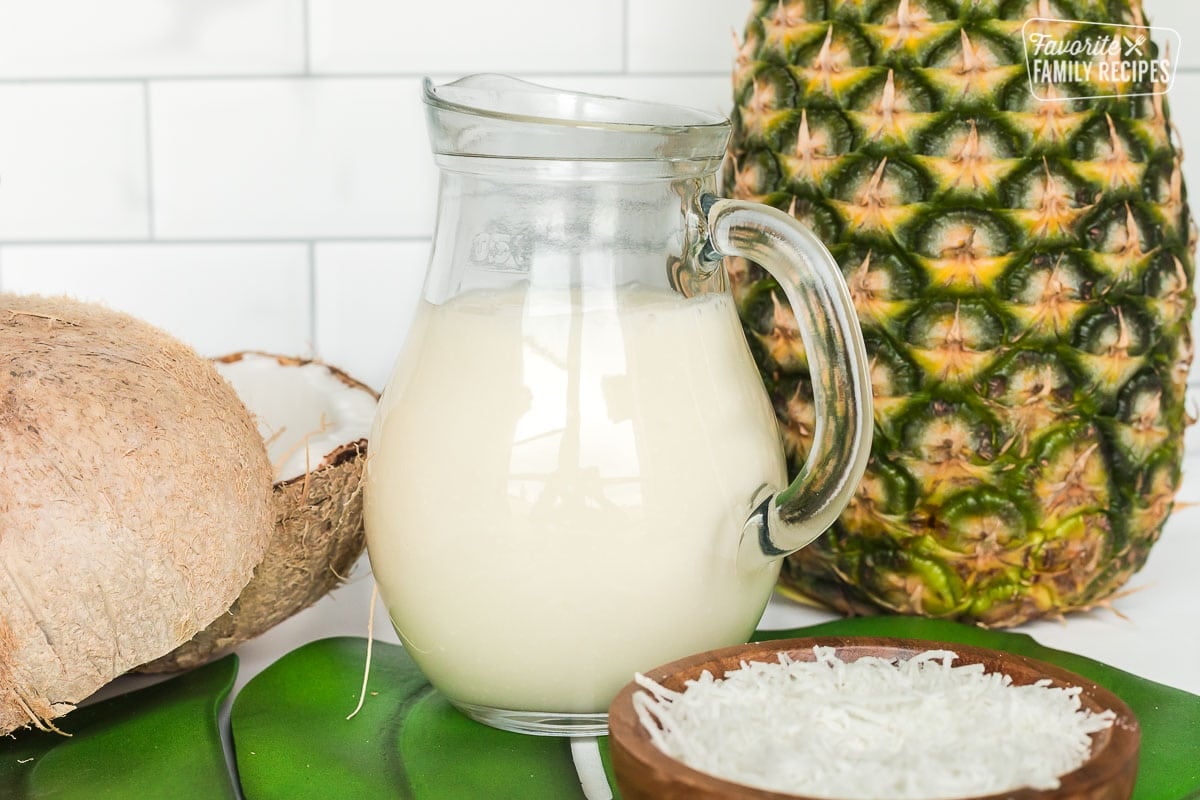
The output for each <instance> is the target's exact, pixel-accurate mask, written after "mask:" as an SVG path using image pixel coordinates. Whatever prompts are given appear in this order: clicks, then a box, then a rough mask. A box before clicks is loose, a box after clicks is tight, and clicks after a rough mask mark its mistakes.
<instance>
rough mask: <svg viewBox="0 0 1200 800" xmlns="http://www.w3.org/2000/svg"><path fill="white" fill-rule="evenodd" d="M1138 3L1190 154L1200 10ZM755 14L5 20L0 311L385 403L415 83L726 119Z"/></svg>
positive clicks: (697, 8)
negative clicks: (1156, 30)
mask: <svg viewBox="0 0 1200 800" xmlns="http://www.w3.org/2000/svg"><path fill="white" fill-rule="evenodd" d="M1145 2H1146V9H1147V14H1148V16H1149V17H1150V19H1151V20H1152V22H1153V23H1154V24H1156V25H1162V26H1168V27H1174V28H1176V29H1177V30H1179V32H1180V34H1181V35H1182V41H1183V47H1182V53H1181V54H1179V55H1180V57H1181V63H1182V69H1181V73H1180V76H1179V78H1178V80H1177V82H1176V85H1175V87H1174V90H1173V91H1172V94H1171V99H1172V100H1173V101H1174V102H1173V111H1174V114H1175V119H1176V122H1177V124H1178V127H1179V129H1180V131H1181V132H1182V141H1183V144H1184V149H1185V150H1186V151H1187V152H1188V153H1192V152H1193V151H1195V152H1200V103H1194V102H1188V100H1189V99H1190V98H1192V97H1194V96H1197V95H1200V18H1197V16H1196V14H1195V10H1194V9H1195V5H1194V0H1145ZM749 6H750V3H749V0H592V2H588V3H563V2H558V1H557V0H508V2H504V3H496V2H494V0H455V2H452V3H432V2H414V1H413V0H110V1H109V2H106V3H96V2H93V1H91V0H42V1H41V2H38V3H32V2H17V1H16V0H0V290H4V291H20V292H26V291H28V292H45V293H62V292H66V293H70V294H74V295H76V296H79V297H83V298H86V299H95V300H101V301H104V302H107V303H109V304H111V305H113V306H115V307H118V308H123V309H126V310H129V311H131V312H133V313H135V314H138V315H140V316H143V317H145V318H146V319H148V320H150V321H151V322H154V323H155V324H158V325H161V326H162V327H164V328H166V329H167V330H170V331H172V332H173V333H175V334H177V335H179V336H180V337H182V338H184V339H185V340H186V341H188V342H190V343H191V344H193V345H194V346H195V347H197V348H198V349H199V350H200V351H201V352H204V353H206V354H210V355H216V354H220V353H223V352H228V351H231V350H238V349H248V348H254V349H265V350H272V351H276V352H283V353H288V354H294V355H317V356H319V357H322V358H325V359H327V360H328V361H330V362H331V363H334V364H339V365H340V366H343V367H344V368H345V369H347V370H348V371H349V372H350V373H351V374H354V375H357V376H358V377H359V378H360V379H361V380H363V381H365V382H367V383H370V384H371V385H373V386H375V387H376V388H381V387H382V385H383V382H384V380H385V378H386V376H387V374H388V372H389V371H390V368H391V365H392V362H393V360H394V359H395V356H396V353H397V352H398V350H399V348H400V345H401V343H402V340H403V338H404V335H405V332H406V331H407V330H408V327H409V324H410V323H411V319H412V313H413V310H414V309H415V306H416V303H417V299H418V297H419V294H420V287H421V280H422V277H423V273H424V268H425V262H426V260H427V258H428V253H429V237H430V234H431V232H432V227H433V221H434V205H435V203H436V199H437V195H436V192H437V188H436V171H435V169H434V167H433V163H432V159H431V157H430V155H429V146H428V143H427V139H426V134H425V129H424V118H423V109H422V104H421V101H420V81H421V78H422V77H423V76H424V75H426V74H429V75H432V76H433V77H434V78H435V80H446V79H452V78H455V77H458V76H461V75H464V74H467V73H470V72H482V71H491V72H510V73H514V74H517V75H519V76H521V77H527V78H530V79H533V80H537V81H540V82H545V83H549V84H552V85H561V86H565V87H572V88H578V89H582V90H585V91H597V92H604V93H610V94H618V95H625V96H629V97H638V98H643V99H648V100H658V101H666V102H675V103H681V104H684V105H691V106H696V107H700V108H704V109H707V110H717V111H721V112H728V110H729V107H730V103H731V101H730V90H729V70H730V64H731V62H732V55H733V44H732V32H733V31H737V32H739V33H740V31H741V28H742V25H743V22H744V20H745V16H746V14H747V12H748V10H749ZM1193 45H1194V46H1193ZM1198 164H1200V159H1195V158H1193V159H1188V160H1187V161H1185V165H1186V166H1185V172H1186V176H1187V178H1188V182H1189V185H1190V186H1192V187H1193V190H1194V191H1200V190H1198V189H1195V187H1200V166H1198ZM1197 377H1198V378H1200V370H1198V371H1197Z"/></svg>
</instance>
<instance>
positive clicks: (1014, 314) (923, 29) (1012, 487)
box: [726, 0, 1196, 626]
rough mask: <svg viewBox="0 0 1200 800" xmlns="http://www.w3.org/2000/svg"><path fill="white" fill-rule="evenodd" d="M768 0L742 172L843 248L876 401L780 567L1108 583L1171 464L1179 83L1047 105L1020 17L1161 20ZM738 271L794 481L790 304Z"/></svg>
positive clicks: (734, 169)
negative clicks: (860, 467) (869, 426)
mask: <svg viewBox="0 0 1200 800" xmlns="http://www.w3.org/2000/svg"><path fill="white" fill-rule="evenodd" d="M752 5H753V8H752V10H751V13H750V18H749V21H748V23H747V26H746V30H745V36H744V39H743V41H742V43H741V44H739V46H738V54H737V62H736V65H735V68H734V76H733V77H734V80H733V82H734V101H735V109H734V113H733V123H734V131H733V138H732V140H731V144H730V160H729V163H727V168H726V182H727V186H726V190H727V192H728V193H729V194H731V195H733V196H735V197H739V198H743V199H751V200H757V201H760V202H765V203H768V204H770V205H773V206H775V207H777V208H780V209H783V210H787V211H790V212H791V213H792V215H793V216H795V217H796V218H797V219H799V220H800V221H802V222H804V223H805V224H807V225H808V226H809V227H811V228H812V229H813V230H814V231H815V232H816V233H817V234H818V235H819V236H820V237H821V238H822V240H823V241H824V242H826V244H827V245H828V246H829V248H830V251H831V252H832V253H833V254H834V256H835V257H836V258H837V260H838V262H839V263H840V265H841V267H842V270H843V274H844V276H845V278H846V281H847V284H848V285H849V287H850V290H851V294H852V296H853V298H854V302H855V306H856V309H857V311H858V315H859V319H860V321H861V323H862V327H863V334H864V338H865V340H866V343H867V348H868V353H869V356H870V359H871V366H872V369H871V371H872V389H873V395H874V406H875V437H874V445H873V448H872V457H871V461H870V465H869V467H868V470H867V474H866V476H865V477H864V479H863V481H862V483H861V485H860V487H859V491H858V493H857V495H856V496H855V498H854V500H853V501H852V502H851V503H850V505H849V507H848V508H847V509H846V511H845V513H844V514H843V515H842V517H841V519H840V520H839V522H838V523H837V524H836V525H835V526H834V528H832V529H831V530H830V531H828V532H827V533H826V534H825V535H824V536H822V537H821V538H820V539H818V540H817V542H815V543H814V544H812V545H810V546H809V547H807V548H805V549H804V550H801V551H800V552H798V553H796V554H794V555H792V556H790V557H789V558H788V559H787V561H786V563H785V565H784V569H783V572H782V574H781V578H780V586H781V589H782V590H783V591H784V593H785V594H789V595H791V596H793V597H796V598H797V599H802V600H808V601H815V602H816V603H818V604H822V605H826V606H829V607H832V608H834V609H836V610H839V611H841V612H843V613H850V614H876V613H886V612H893V613H903V614H918V615H925V616H933V617H942V618H951V619H958V620H961V621H964V622H972V623H976V624H980V625H986V626H1011V625H1016V624H1020V623H1022V622H1025V621H1027V620H1031V619H1035V618H1039V617H1045V616H1057V615H1060V614H1063V613H1065V612H1069V611H1074V610H1082V609H1090V608H1094V607H1096V606H1097V605H1101V604H1104V603H1106V602H1107V601H1108V600H1110V599H1111V598H1112V597H1113V596H1114V594H1116V593H1117V592H1118V590H1119V589H1120V587H1121V586H1122V585H1123V584H1125V583H1126V581H1127V580H1128V579H1129V578H1130V576H1131V575H1132V574H1133V573H1134V572H1136V571H1137V570H1138V569H1140V568H1141V567H1142V565H1143V564H1144V563H1145V560H1146V558H1147V555H1148V553H1149V551H1150V548H1151V546H1152V545H1153V544H1154V542H1155V541H1156V540H1157V539H1158V537H1159V535H1160V533H1161V531H1162V528H1163V526H1164V524H1165V522H1166V520H1167V518H1168V516H1169V515H1170V512H1171V509H1172V503H1173V498H1174V495H1175V491H1176V489H1177V487H1178V485H1179V481H1180V474H1181V463H1182V457H1183V434H1184V429H1185V427H1186V425H1187V424H1189V422H1190V420H1189V419H1188V415H1187V412H1186V410H1185V391H1186V382H1187V373H1188V369H1189V366H1190V363H1191V359H1192V342H1191V335H1190V320H1191V315H1192V311H1193V308H1194V306H1195V297H1194V293H1193V286H1192V281H1193V276H1194V251H1195V240H1196V236H1195V233H1194V230H1195V228H1194V225H1193V224H1192V220H1191V216H1190V212H1189V209H1188V204H1187V199H1186V192H1185V188H1184V186H1183V179H1182V172H1181V167H1180V163H1181V160H1182V154H1181V152H1180V150H1179V148H1178V146H1177V145H1176V144H1175V142H1174V141H1173V138H1172V128H1171V123H1170V117H1169V110H1168V105H1167V102H1166V99H1165V98H1164V97H1163V96H1161V95H1159V96H1140V97H1135V96H1132V95H1133V94H1134V93H1135V92H1149V91H1152V90H1153V89H1155V88H1157V89H1159V90H1161V89H1162V87H1161V86H1160V87H1152V86H1149V85H1136V86H1134V85H1127V86H1126V87H1124V96H1119V97H1114V98H1107V99H1081V98H1079V97H1075V98H1071V97H1066V96H1062V99H1061V100H1060V101H1059V102H1040V101H1038V100H1036V99H1035V98H1034V97H1033V95H1032V93H1031V91H1030V86H1029V81H1028V73H1027V70H1026V66H1025V60H1024V49H1023V41H1022V25H1024V23H1025V22H1026V20H1028V19H1030V18H1033V17H1053V18H1056V19H1073V20H1087V21H1094V22H1099V23H1122V24H1138V25H1140V24H1148V21H1146V20H1145V18H1144V16H1143V12H1142V9H1141V3H1140V2H1137V0H1133V1H1132V2H1131V1H1130V0H1080V1H1079V2H1074V1H1073V0H1053V1H1052V0H1032V1H1031V0H1020V1H1019V2H1006V0H790V1H789V0H757V2H754V3H753V4H752ZM1101 93H1103V92H1102V91H1093V92H1088V91H1086V89H1085V90H1084V91H1082V92H1080V94H1101ZM728 268H729V271H730V275H731V279H732V286H733V291H734V296H735V299H736V301H737V303H738V306H739V309H740V312H741V315H742V321H743V325H744V327H745V330H746V334H747V338H748V340H749V341H750V343H751V349H752V350H753V351H754V353H755V358H756V359H757V361H758V364H759V367H760V370H761V372H762V374H763V378H764V380H765V383H766V385H767V389H768V391H769V393H770V394H771V396H772V399H773V402H774V405H775V409H776V413H777V415H778V418H779V423H780V429H781V433H782V436H783V439H784V444H785V449H786V450H787V454H788V459H789V464H790V468H791V472H792V475H793V476H794V475H795V474H796V473H797V471H798V470H799V468H800V467H801V465H803V463H804V459H805V456H806V454H807V451H808V447H809V444H810V442H811V439H812V435H813V431H814V425H815V413H814V409H813V405H812V395H811V386H810V382H809V379H808V361H807V358H806V356H805V353H804V347H803V343H802V342H801V340H800V335H799V332H798V329H797V326H796V322H795V317H794V316H793V314H792V311H791V309H790V308H789V307H788V306H787V303H786V300H785V299H784V298H783V294H782V292H781V291H780V289H779V287H778V285H777V284H776V283H775V282H774V280H773V279H772V278H771V277H770V276H769V275H768V274H767V273H766V272H765V271H763V270H762V269H761V268H760V267H758V266H757V265H755V264H752V263H748V262H746V261H744V260H739V259H731V260H730V262H729V263H728Z"/></svg>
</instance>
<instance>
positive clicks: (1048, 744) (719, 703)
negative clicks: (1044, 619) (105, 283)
mask: <svg viewBox="0 0 1200 800" xmlns="http://www.w3.org/2000/svg"><path fill="white" fill-rule="evenodd" d="M813 654H814V655H815V657H816V660H815V661H797V660H794V659H792V658H790V657H789V656H788V655H787V654H786V653H781V654H780V655H779V661H778V663H761V662H749V663H747V662H745V661H743V662H742V663H741V668H740V669H737V670H732V671H730V672H728V673H726V675H725V677H724V679H716V678H714V677H713V676H712V674H711V673H710V672H708V671H705V672H704V673H703V674H702V675H701V676H700V678H699V679H698V680H695V681H688V683H687V688H686V690H685V691H683V692H676V691H672V690H670V689H667V688H665V687H663V686H661V685H659V684H658V683H656V682H655V681H653V680H651V679H649V678H647V677H645V676H644V675H638V676H637V678H636V680H637V683H638V684H639V685H640V686H641V687H642V688H643V689H645V691H642V692H638V693H636V694H635V695H634V698H633V703H634V708H635V710H636V712H637V715H638V718H639V720H640V721H641V724H642V725H643V726H644V727H645V729H646V730H647V731H648V732H649V734H650V738H651V740H652V741H653V743H654V744H655V745H656V746H657V747H658V749H660V750H662V751H663V752H664V753H666V754H667V755H669V756H672V757H674V758H677V759H679V760H680V761H682V762H684V763H685V764H687V765H689V766H691V767H693V768H695V769H697V770H701V771H703V772H707V773H709V774H712V775H715V776H717V777H720V778H723V779H725V780H728V781H733V782H735V783H741V784H744V785H747V786H754V787H758V788H762V789H768V790H771V791H776V792H785V793H787V792H790V793H793V794H805V795H810V796H813V797H824V798H837V800H860V799H861V800H868V799H869V798H879V797H887V798H890V799H891V800H952V798H961V797H968V796H972V795H986V794H994V793H998V792H1005V791H1012V790H1015V789H1019V788H1024V787H1028V788H1033V789H1054V788H1057V787H1058V785H1059V780H1058V779H1059V776H1061V775H1064V774H1066V773H1068V772H1071V771H1072V770H1074V769H1076V768H1078V767H1079V766H1080V765H1081V764H1083V762H1084V761H1086V760H1087V758H1088V755H1089V753H1090V750H1091V739H1090V736H1089V734H1091V733H1093V732H1096V731H1101V730H1104V729H1105V728H1108V727H1111V726H1112V724H1113V720H1114V719H1115V714H1114V713H1113V712H1112V711H1111V710H1106V711H1104V712H1102V713H1098V714H1097V713H1093V712H1091V711H1089V710H1087V709H1085V708H1083V707H1082V706H1081V704H1080V701H1079V694H1080V691H1081V690H1080V689H1079V688H1078V687H1072V688H1068V689H1063V688H1057V687H1054V686H1051V685H1050V681H1049V680H1041V681H1038V682H1037V683H1034V684H1031V685H1027V686H1014V685H1013V683H1012V679H1011V678H1010V677H1009V676H1007V675H1002V674H1000V673H994V672H993V673H987V672H984V668H983V665H982V664H970V665H965V666H958V667H955V666H952V665H951V662H952V661H953V660H954V659H955V658H957V655H956V654H955V653H952V652H949V651H945V650H930V651H927V652H924V653H921V654H919V655H916V656H914V657H913V658H911V659H908V660H903V661H897V660H895V659H884V658H876V657H867V658H860V659H858V660H857V661H853V662H844V661H842V660H841V659H839V658H838V657H837V655H836V651H835V650H834V649H833V648H831V647H814V648H813Z"/></svg>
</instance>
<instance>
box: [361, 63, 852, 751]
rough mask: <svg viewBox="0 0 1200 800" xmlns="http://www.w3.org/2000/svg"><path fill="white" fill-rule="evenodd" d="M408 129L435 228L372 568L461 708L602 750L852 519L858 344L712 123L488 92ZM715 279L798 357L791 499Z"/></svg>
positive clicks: (405, 353)
mask: <svg viewBox="0 0 1200 800" xmlns="http://www.w3.org/2000/svg"><path fill="white" fill-rule="evenodd" d="M425 104H426V111H427V115H428V121H429V131H430V138H431V141H432V145H433V150H434V154H435V159H436V161H437V165H438V167H439V170H440V192H439V197H438V201H437V228H436V232H435V235H434V241H433V251H432V254H431V257H430V261H429V265H428V270H427V272H426V279H425V287H424V290H423V296H422V298H421V302H420V307H419V309H418V311H417V315H416V318H415V321H414V323H413V327H412V330H411V332H410V333H409V335H408V338H407V340H406V342H405V345H404V348H403V350H402V352H401V355H400V358H399V360H398V361H397V363H396V367H395V370H394V372H393V374H392V377H391V379H390V381H389V383H388V386H387V389H386V391H385V392H384V396H383V399H382V400H381V402H380V407H379V412H378V415H377V417H376V420H375V426H374V428H373V430H372V433H371V439H370V457H369V459H368V463H367V471H366V472H367V474H366V488H365V492H366V496H365V499H366V521H367V537H368V547H369V550H370V555H371V564H372V567H373V569H374V573H375V578H376V581H377V582H378V584H379V588H380V591H381V593H382V596H383V599H384V602H385V604H386V605H387V608H388V610H389V612H390V614H391V618H392V622H393V624H394V625H395V627H396V630H397V632H398V633H399V635H400V637H401V639H402V640H403V642H404V644H405V646H406V647H407V648H408V650H409V652H410V653H411V654H412V656H413V658H414V659H415V660H416V661H417V663H418V664H419V665H420V666H421V668H422V669H423V670H424V671H425V673H426V674H427V675H428V677H429V679H430V680H431V681H432V682H433V684H434V685H435V686H436V687H437V688H438V689H439V690H441V691H442V692H443V693H444V694H445V695H446V696H447V697H448V698H449V699H450V700H451V701H452V702H453V703H454V704H455V705H456V706H457V707H458V708H459V709H461V710H462V711H464V712H465V713H467V714H468V715H470V716H472V717H474V718H475V719H477V720H480V721H482V722H485V723H487V724H489V725H494V726H496V727H500V728H505V729H509V730H517V731H523V732H527V733H538V734H548V735H592V734H597V733H603V732H604V730H605V725H606V716H605V710H606V709H607V707H608V704H609V702H610V701H611V699H612V697H613V696H614V695H615V694H616V692H617V690H618V689H619V688H620V687H621V686H622V685H624V684H625V683H626V682H627V681H628V680H629V679H630V678H631V676H632V675H633V673H634V672H635V671H637V670H645V669H649V668H651V667H653V666H655V665H656V664H659V663H663V662H666V661H670V660H672V659H675V658H678V657H681V656H684V655H687V654H689V653H693V652H697V651H701V650H706V649H709V648H712V647H718V646H724V645H730V644H734V643H739V642H743V641H745V640H746V639H747V637H749V635H750V634H751V633H752V632H753V630H754V628H755V625H756V624H757V622H758V619H759V616H760V615H761V613H762V610H763V607H764V606H765V605H766V603H767V599H768V597H769V595H770V593H771V589H772V586H773V585H774V582H775V579H776V576H777V575H778V572H779V567H780V558H781V557H782V556H783V555H784V554H786V553H789V552H792V551H794V550H796V549H798V548H801V547H803V546H804V545H806V544H808V543H809V542H810V541H812V540H813V539H814V538H815V537H817V536H819V535H820V534H821V532H822V531H824V530H825V529H826V528H827V527H828V526H829V525H830V524H831V523H832V522H833V520H834V519H835V518H836V517H837V515H838V514H839V513H840V512H841V510H842V508H843V507H844V506H845V504H846V502H847V501H848V500H849V498H850V496H851V494H852V493H853V492H854V490H855V488H856V485H857V483H858V480H859V478H860V477H861V476H862V472H863V469H864V466H865V463H866V459H867V454H868V450H869V445H870V435H871V406H870V391H869V387H870V383H869V380H868V375H867V363H866V357H865V354H864V348H863V342H862V334H861V332H860V330H859V328H858V323H857V320H856V318H855V316H854V311H853V308H852V306H851V304H850V299H849V294H848V292H847V290H846V286H845V284H844V282H843V281H842V278H841V274H840V272H839V270H838V267H837V264H836V263H835V262H834V261H833V259H832V258H831V257H830V255H829V253H828V251H826V249H825V248H824V246H822V244H821V243H820V241H818V240H817V239H816V237H814V236H813V235H812V233H810V232H809V231H808V230H806V229H805V228H803V227H801V226H800V225H799V224H797V223H796V222H795V221H794V220H792V219H791V218H790V217H789V216H788V215H786V214H783V213H781V212H779V211H776V210H774V209H771V208H767V207H765V206H761V205H757V204H754V203H746V202H739V201H734V200H724V199H720V198H718V197H717V196H716V195H715V194H714V191H715V187H716V171H717V169H718V167H719V166H720V163H721V160H722V158H723V155H724V151H725V144H726V140H727V138H728V134H729V127H728V123H727V121H726V120H725V119H724V118H723V117H720V116H717V115H713V114H708V113H705V112H701V111H695V110H691V109H685V108H677V107H672V106H664V105H657V104H651V103H642V102H635V101H631V100H622V99H618V98H611V97H598V96H594V95H587V94H579V93H573V92H563V91H557V90H553V89H549V88H546V87H541V86H535V85H532V84H528V83H524V82H521V81H517V80H514V79H512V78H507V77H502V76H487V75H480V76H472V77H469V78H465V79H463V80H460V81H457V82H455V83H450V84H446V85H441V86H434V85H432V84H430V83H429V82H428V81H427V82H426V85H425ZM724 255H740V256H744V257H746V258H749V259H752V260H754V261H756V262H758V263H759V264H762V265H763V266H764V267H766V268H767V269H768V270H770V271H771V272H772V273H773V274H774V275H775V277H776V278H777V279H778V282H779V284H780V286H781V288H782V290H783V292H784V293H785V294H786V296H787V299H788V300H789V301H790V302H791V304H792V307H793V308H794V309H795V310H796V318H797V322H798V325H799V328H800V331H801V335H802V337H803V339H804V343H805V347H806V349H807V352H808V354H809V357H810V361H811V366H812V373H813V383H814V386H815V388H816V399H817V403H816V408H817V415H816V419H815V420H814V427H815V431H816V438H815V443H814V446H813V448H812V452H811V455H810V456H809V458H808V463H807V465H806V467H805V470H804V472H803V474H802V475H801V476H800V477H799V478H797V480H796V481H795V483H793V484H792V485H790V486H788V485H787V483H786V471H785V468H784V459H783V453H782V448H781V445H780V439H779V431H778V428H777V426H776V421H775V414H774V411H773V409H772V408H771V405H770V403H769V401H768V400H767V396H766V392H765V390H764V388H763V386H762V384H761V381H760V378H759V376H758V372H757V370H756V369H755V366H754V362H753V360H752V358H751V354H750V350H749V347H748V346H747V343H746V340H745V338H744V337H743V334H742V330H741V325H740V322H739V320H738V315H737V310H736V308H735V307H734V304H733V300H732V298H731V296H730V292H729V290H728V286H727V276H726V273H725V270H724V268H723V265H722V256H724Z"/></svg>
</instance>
